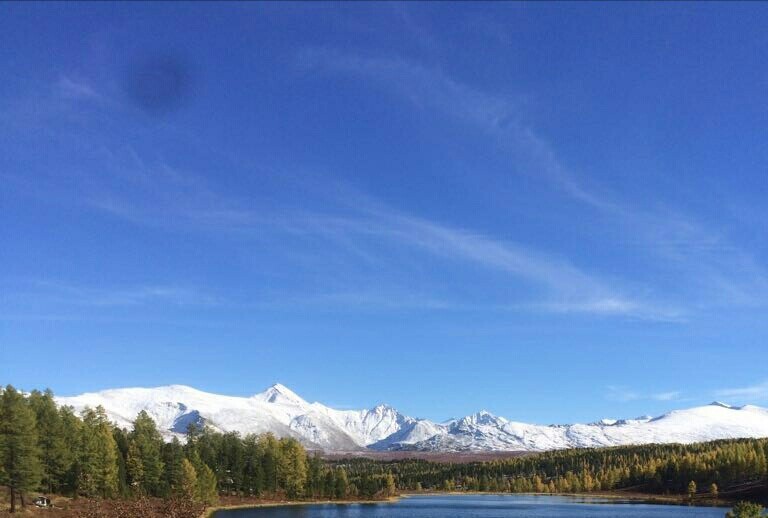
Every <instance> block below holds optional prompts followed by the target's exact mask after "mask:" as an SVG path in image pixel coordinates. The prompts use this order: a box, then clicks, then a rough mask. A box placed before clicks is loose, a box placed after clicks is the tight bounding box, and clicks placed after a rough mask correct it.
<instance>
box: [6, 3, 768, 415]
mask: <svg viewBox="0 0 768 518" xmlns="http://www.w3.org/2000/svg"><path fill="white" fill-rule="evenodd" d="M0 10H1V11H2V12H1V13H0V71H1V72H2V74H1V75H2V78H3V79H2V81H0V185H2V188H1V189H0V210H1V211H2V221H3V224H2V226H1V227H0V239H1V240H2V243H3V246H0V381H2V382H6V383H7V382H10V383H13V384H15V385H18V386H21V387H24V388H32V387H44V386H50V387H51V388H53V389H54V390H55V391H56V392H57V393H60V394H66V395H70V394H76V393H80V392H83V391H86V390H98V389H103V388H108V387H122V386H155V385H163V384H170V383H182V384H188V385H192V386H195V387H198V388H200V389H203V390H209V391H214V392H220V393H227V394H238V395H248V394H253V393H255V392H258V391H261V390H262V389H263V388H264V387H266V386H267V385H269V384H271V383H273V382H276V381H279V382H281V383H283V384H285V385H287V386H289V387H291V388H292V389H294V390H295V391H297V392H298V393H299V394H301V395H303V396H304V397H306V398H307V399H310V400H320V401H323V402H325V403H328V404H332V405H336V406H339V407H363V406H369V405H373V404H375V403H378V402H380V401H385V402H388V403H390V404H392V405H394V406H396V407H398V408H400V409H401V410H403V411H404V412H406V413H409V414H411V415H416V416H421V417H428V418H433V419H444V418H448V417H451V416H457V415H464V414H467V413H470V412H474V411H477V410H479V409H480V408H487V409H488V410H490V411H493V412H494V413H497V414H500V415H504V416H506V417H509V418H512V419H519V420H526V421H534V422H540V423H550V422H566V421H583V420H594V419H598V418H601V417H632V416H635V415H639V414H646V413H650V414H654V413H660V412H663V411H665V410H669V409H672V408H676V407H682V406H691V405H694V404H699V403H706V402H709V401H711V400H713V399H720V400H725V401H729V402H732V403H755V404H768V374H766V371H765V362H764V357H765V341H766V337H767V336H768V318H766V315H767V310H768V265H767V263H766V262H767V260H768V240H766V239H765V236H766V231H768V209H766V206H765V199H766V194H768V193H767V192H766V191H767V190H768V189H767V186H768V182H767V181H766V172H767V171H766V169H767V166H768V146H766V145H765V130H766V124H768V103H766V95H765V93H766V91H768V90H767V88H768V65H767V63H768V32H766V31H765V26H766V24H768V6H766V5H765V4H758V3H745V4H733V3H728V4H725V3H723V4H715V3H707V4H693V3H681V4H649V3H642V4H631V3H623V2H622V3H616V4H606V3H597V4H586V3H567V4H539V3H537V4H525V3H488V4H482V3H463V4H438V3H425V4H413V3H409V4H398V3H384V4H376V3H367V2H366V3H361V4H289V3H277V4H252V3H250V4H237V5H235V4H216V5H212V4H202V3H194V4H178V3H172V4H92V3H87V4H63V3H62V4H58V3H54V4H25V3H11V4H5V5H3V6H2V8H0Z"/></svg>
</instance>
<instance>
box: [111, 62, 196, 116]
mask: <svg viewBox="0 0 768 518" xmlns="http://www.w3.org/2000/svg"><path fill="white" fill-rule="evenodd" d="M191 79H192V78H191V72H190V69H189V67H188V66H187V65H186V63H184V61H183V60H182V59H180V58H178V57H175V56H172V55H168V54H152V55H147V56H143V57H142V58H141V59H138V60H135V61H134V62H133V63H132V64H131V65H129V68H128V70H127V74H126V77H125V84H124V88H125V92H126V93H127V94H128V97H129V98H130V99H131V100H132V101H133V102H135V103H136V104H137V105H138V106H139V107H140V108H141V109H142V110H144V111H145V112H147V113H149V114H150V115H156V116H162V115H166V114H168V113H170V112H172V111H175V110H177V109H178V108H179V107H180V106H181V104H182V102H183V100H184V98H185V97H186V96H187V95H188V94H189V90H190V86H191Z"/></svg>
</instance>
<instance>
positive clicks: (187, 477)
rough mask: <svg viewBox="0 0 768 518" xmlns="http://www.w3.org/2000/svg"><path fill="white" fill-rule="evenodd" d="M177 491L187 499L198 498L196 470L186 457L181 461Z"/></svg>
mask: <svg viewBox="0 0 768 518" xmlns="http://www.w3.org/2000/svg"><path fill="white" fill-rule="evenodd" d="M177 492H178V493H179V494H180V495H182V496H183V497H184V498H186V499H189V500H198V499H199V494H198V490H197V470H195V467H194V466H193V465H192V463H191V462H189V460H187V459H182V461H181V480H180V485H179V488H178V490H177Z"/></svg>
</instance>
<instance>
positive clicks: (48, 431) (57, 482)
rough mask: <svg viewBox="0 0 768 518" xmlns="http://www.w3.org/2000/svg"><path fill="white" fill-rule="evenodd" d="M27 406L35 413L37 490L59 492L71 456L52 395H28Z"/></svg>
mask: <svg viewBox="0 0 768 518" xmlns="http://www.w3.org/2000/svg"><path fill="white" fill-rule="evenodd" d="M29 404H30V406H31V407H32V410H34V412H35V417H36V421H37V435H38V444H39V446H40V456H41V461H42V468H43V472H42V473H43V475H42V482H41V487H43V488H45V490H46V491H48V492H49V493H53V492H59V491H60V490H61V488H62V487H63V486H64V485H65V483H66V474H67V472H68V471H69V470H70V469H71V468H72V463H73V462H74V460H75V459H74V455H73V453H72V449H71V447H70V445H69V444H67V442H66V437H65V435H64V423H63V422H62V418H61V415H60V414H59V410H58V408H57V407H56V402H55V401H54V400H53V392H51V391H50V390H46V391H45V392H39V391H37V390H34V391H32V393H31V394H30V396H29Z"/></svg>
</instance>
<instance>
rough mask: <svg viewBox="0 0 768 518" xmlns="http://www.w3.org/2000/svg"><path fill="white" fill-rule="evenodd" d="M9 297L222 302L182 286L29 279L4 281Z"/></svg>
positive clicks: (18, 300)
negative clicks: (104, 284)
mask: <svg viewBox="0 0 768 518" xmlns="http://www.w3.org/2000/svg"><path fill="white" fill-rule="evenodd" d="M4 284H5V285H6V300H7V301H8V302H14V303H15V304H26V303H30V302H33V303H34V304H35V305H50V304H53V305H61V304H66V305H68V306H72V305H74V306H92V307H104V308H106V307H126V306H144V305H153V304H171V305H176V306H198V305H202V306H211V305H218V304H220V303H222V299H221V298H220V297H216V296H213V295H211V294H208V293H204V292H203V291H201V290H199V289H196V288H191V287H184V286H178V285H163V284H150V283H147V284H138V285H121V286H98V287H97V286H94V285H88V284H82V283H80V284H76V283H70V282H61V281H52V280H48V279H36V280H35V279H27V280H21V281H16V282H8V281H6V282H5V283H4Z"/></svg>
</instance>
